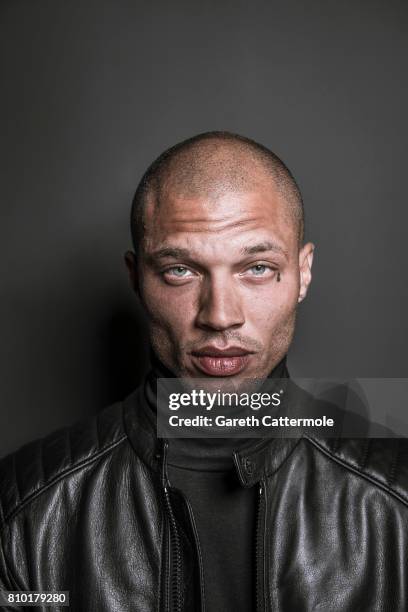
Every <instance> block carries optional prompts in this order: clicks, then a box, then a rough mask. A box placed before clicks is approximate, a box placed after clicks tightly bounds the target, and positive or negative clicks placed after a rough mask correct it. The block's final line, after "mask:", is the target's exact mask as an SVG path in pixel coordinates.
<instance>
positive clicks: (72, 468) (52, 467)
mask: <svg viewBox="0 0 408 612" xmlns="http://www.w3.org/2000/svg"><path fill="white" fill-rule="evenodd" d="M126 438H127V436H126V433H125V430H124V427H123V417H122V403H120V402H118V403H116V404H112V405H111V406H108V407H107V408H105V409H104V410H103V411H101V412H100V413H99V414H97V415H96V416H94V417H93V418H90V419H87V420H86V421H82V422H80V423H77V424H75V425H73V426H71V427H66V428H63V429H60V430H58V431H56V432H54V433H52V434H50V435H48V436H47V437H45V438H42V439H40V440H35V441H33V442H30V443H29V444H26V445H25V446H23V447H21V448H20V449H19V450H17V451H16V452H14V453H11V454H10V455H7V456H6V457H4V458H2V459H1V460H0V511H1V512H0V519H1V522H4V521H7V520H8V519H9V518H10V517H11V516H13V515H14V514H15V513H16V512H17V511H18V510H19V509H20V508H21V507H22V506H24V505H25V504H26V503H28V502H29V501H30V500H32V499H34V498H35V497H37V496H38V495H40V494H41V493H42V492H43V491H45V490H46V489H47V488H49V487H50V486H52V485H53V484H55V483H56V482H58V481H60V480H61V479H63V478H66V477H68V476H69V475H70V474H72V473H73V472H76V471H78V470H81V469H82V468H84V467H86V466H88V465H89V464H90V463H92V462H95V461H97V460H98V459H99V458H100V457H101V456H103V455H105V454H106V453H110V452H111V451H112V450H113V449H114V448H116V447H117V446H118V445H120V444H121V443H122V442H123V441H124V440H126Z"/></svg>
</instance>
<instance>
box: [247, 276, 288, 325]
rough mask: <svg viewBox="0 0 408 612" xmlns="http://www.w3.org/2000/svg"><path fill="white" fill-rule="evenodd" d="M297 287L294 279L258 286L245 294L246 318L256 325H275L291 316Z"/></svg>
mask: <svg viewBox="0 0 408 612" xmlns="http://www.w3.org/2000/svg"><path fill="white" fill-rule="evenodd" d="M298 295H299V289H298V286H297V283H296V279H295V278H292V279H287V280H286V281H285V282H284V281H283V280H282V281H280V282H279V283H275V284H274V285H273V286H272V287H259V290H258V291H256V292H251V293H250V294H248V295H246V308H245V310H246V314H247V318H248V319H249V320H250V321H251V322H252V324H254V325H255V326H256V327H261V326H263V327H264V328H265V326H267V327H272V328H273V327H275V326H279V325H280V324H281V323H283V322H284V321H286V320H287V319H288V318H291V317H292V316H293V313H294V311H295V310H296V307H297V299H298Z"/></svg>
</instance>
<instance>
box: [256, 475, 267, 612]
mask: <svg viewBox="0 0 408 612" xmlns="http://www.w3.org/2000/svg"><path fill="white" fill-rule="evenodd" d="M265 507H266V498H265V485H264V482H263V481H262V480H261V481H260V483H259V489H258V507H257V521H256V542H255V568H256V569H255V576H256V584H255V589H256V598H255V599H256V611H257V612H265V609H266V608H265V601H264V597H265Z"/></svg>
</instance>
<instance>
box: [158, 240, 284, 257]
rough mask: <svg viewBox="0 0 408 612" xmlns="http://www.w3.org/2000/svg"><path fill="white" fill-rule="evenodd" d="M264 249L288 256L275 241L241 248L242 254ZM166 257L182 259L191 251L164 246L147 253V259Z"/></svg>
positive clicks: (252, 253)
mask: <svg viewBox="0 0 408 612" xmlns="http://www.w3.org/2000/svg"><path fill="white" fill-rule="evenodd" d="M266 251H273V252H275V253H279V254H281V255H284V256H285V257H286V258H287V256H288V254H287V251H286V250H285V249H284V248H282V247H281V246H279V244H276V242H271V241H269V240H268V241H267V242H260V243H258V244H253V245H251V246H246V247H244V248H243V249H242V250H241V253H242V254H243V255H254V254H256V253H265V252H266ZM167 257H173V258H174V259H182V258H190V257H191V252H190V251H189V250H188V249H183V248H180V247H164V248H163V249H158V250H157V251H153V253H150V254H149V255H148V259H149V260H151V261H152V260H157V259H166V258H167Z"/></svg>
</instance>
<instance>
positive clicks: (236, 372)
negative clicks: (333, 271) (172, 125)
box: [0, 132, 408, 612]
mask: <svg viewBox="0 0 408 612" xmlns="http://www.w3.org/2000/svg"><path fill="white" fill-rule="evenodd" d="M132 235H133V241H134V247H135V252H134V253H131V252H128V253H127V254H126V257H125V259H126V265H127V267H128V269H129V273H130V278H131V282H132V284H133V287H134V289H135V291H136V292H137V294H138V295H139V297H140V300H141V302H142V304H143V305H144V308H145V310H146V313H147V315H148V318H149V322H150V337H151V345H152V355H153V356H152V371H151V372H150V374H149V375H148V377H147V379H146V381H145V383H144V384H143V385H142V386H141V387H140V388H139V389H137V390H136V391H135V392H134V393H133V394H132V395H131V396H129V397H128V398H127V399H126V400H125V401H124V402H123V403H118V404H115V405H114V406H111V407H110V408H108V409H106V410H105V411H104V412H102V413H101V414H99V415H98V416H97V417H96V418H95V419H94V420H93V421H91V422H89V423H87V424H81V425H79V426H75V427H72V428H70V429H65V430H63V431H61V432H57V433H56V434H53V435H51V436H49V437H48V438H46V439H45V440H42V441H39V442H34V443H32V444H30V445H27V446H25V447H23V448H22V449H21V450H20V451H18V452H17V453H15V454H13V455H12V456H9V457H7V458H5V459H3V460H2V462H1V464H0V482H1V500H2V504H1V524H2V527H1V541H2V549H1V550H2V552H1V557H0V587H1V588H2V589H3V590H6V591H28V590H31V591H33V590H35V591H47V592H49V591H52V592H56V591H69V596H70V604H71V607H72V609H73V610H78V611H79V610H84V611H93V610H95V611H98V612H99V611H104V610H106V611H108V610H109V611H110V610H112V611H120V612H126V611H130V610H133V611H140V612H150V611H151V612H153V611H159V610H160V611H161V610H169V611H174V610H177V611H181V610H183V611H196V610H206V611H211V612H212V611H217V612H218V611H224V610H226V611H228V610H234V611H235V610H242V611H250V610H258V611H261V610H265V611H266V610H268V611H272V610H273V611H276V612H279V611H285V612H287V611H290V612H291V611H293V610H296V611H300V610H305V611H312V610H322V611H338V612H340V611H342V612H345V611H350V612H355V611H357V610H358V611H365V610H367V611H370V612H372V611H380V610H393V611H397V610H401V611H402V610H405V609H406V608H407V604H406V600H407V594H408V579H407V578H408V563H407V561H408V558H407V552H406V551H407V550H408V547H407V544H408V543H407V526H408V507H407V506H408V468H407V461H406V459H407V458H408V450H407V445H406V444H405V441H399V443H398V441H396V440H387V439H371V440H369V439H367V440H350V439H327V440H319V439H316V438H313V437H311V436H309V435H303V436H298V437H297V438H287V439H285V438H282V437H280V438H274V439H266V440H228V439H223V440H219V439H178V440H175V439H172V440H161V439H159V438H158V437H157V435H156V381H157V379H158V378H163V377H164V378H171V377H177V378H179V377H185V378H187V379H189V378H199V379H202V380H203V381H208V380H212V379H213V378H214V377H217V378H222V379H225V380H229V381H232V382H235V383H236V384H237V385H238V386H239V384H240V381H241V380H244V379H261V380H263V379H265V380H266V379H284V378H287V376H288V372H287V369H286V355H287V352H288V349H289V346H290V344H291V341H292V337H293V333H294V328H295V318H296V308H297V305H298V303H299V302H301V301H302V300H303V299H304V298H305V296H306V294H307V291H308V287H309V284H310V281H311V267H312V260H313V250H314V246H313V244H311V243H306V244H303V206H302V200H301V196H300V193H299V190H298V188H297V186H296V183H295V181H294V179H293V177H292V176H291V174H290V172H289V171H288V169H287V168H286V167H285V166H284V164H283V163H282V162H281V161H280V160H279V159H278V158H277V157H276V156H275V155H274V154H273V153H271V152H270V151H269V150H268V149H266V148H264V147H263V146H261V145H259V144H257V143H255V142H253V141H251V140H248V139H246V138H243V137H240V136H236V135H233V134H229V133H219V132H215V133H207V134H202V135H199V136H197V137H194V138H192V139H190V140H188V141H185V142H183V143H180V144H179V145H176V146H175V147H173V148H172V149H170V150H168V151H166V152H165V153H164V154H162V155H161V156H160V157H159V158H158V160H156V162H154V163H153V164H152V166H151V167H150V168H149V170H148V171H147V172H146V174H145V175H144V177H143V179H142V181H141V183H140V184H139V187H138V189H137V192H136V195H135V198H134V203H133V208H132ZM55 607H56V608H57V609H61V610H62V609H63V607H62V606H60V604H57V605H56V606H55ZM5 609H7V608H5ZM10 609H12V608H10Z"/></svg>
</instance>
